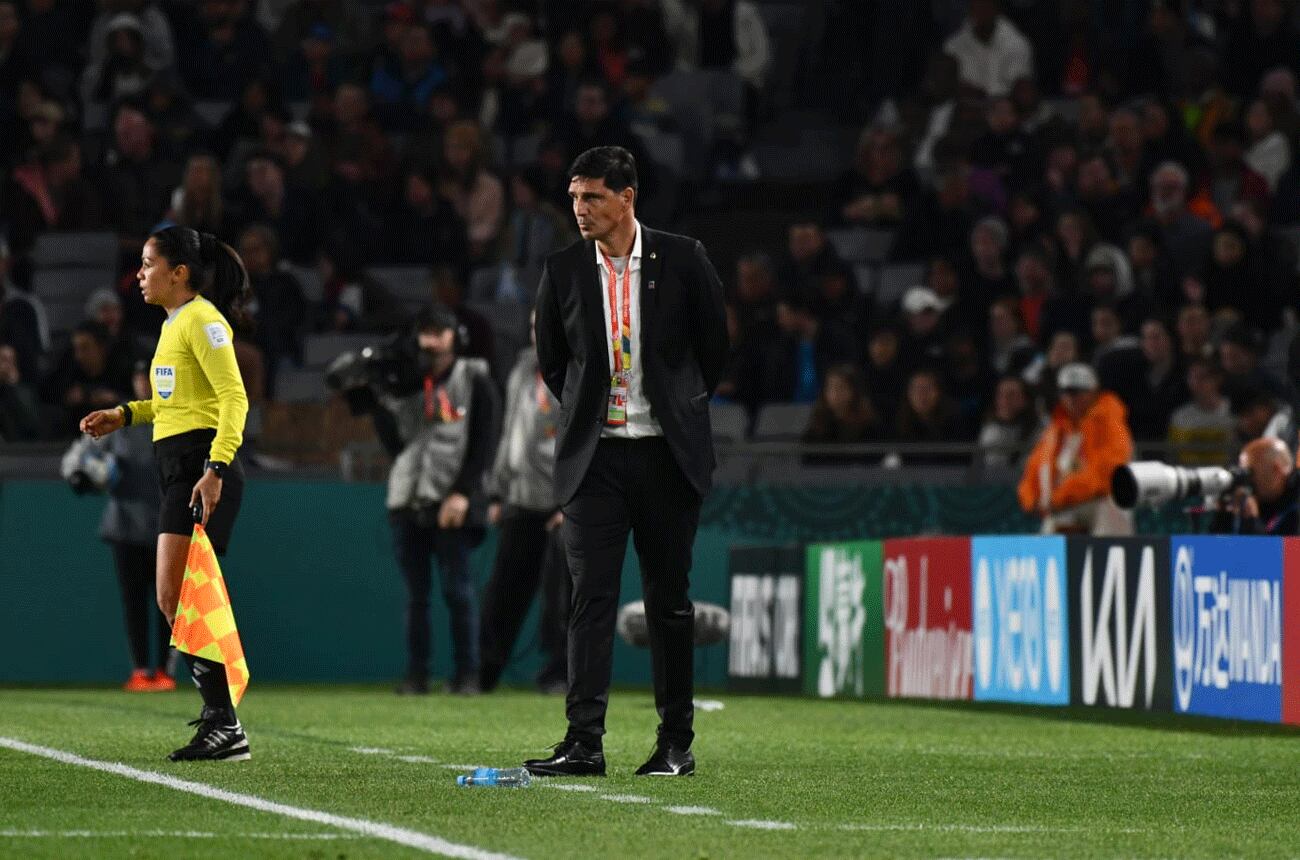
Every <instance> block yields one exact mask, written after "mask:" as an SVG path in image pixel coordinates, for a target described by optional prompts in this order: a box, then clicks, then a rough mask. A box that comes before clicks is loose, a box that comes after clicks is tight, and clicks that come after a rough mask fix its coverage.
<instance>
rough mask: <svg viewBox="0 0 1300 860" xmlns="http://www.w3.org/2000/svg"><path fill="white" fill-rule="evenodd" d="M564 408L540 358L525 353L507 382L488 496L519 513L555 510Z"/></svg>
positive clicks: (533, 353) (489, 479)
mask: <svg viewBox="0 0 1300 860" xmlns="http://www.w3.org/2000/svg"><path fill="white" fill-rule="evenodd" d="M559 410H560V404H559V401H557V400H556V399H555V396H554V395H553V394H551V391H550V389H549V388H547V387H546V383H545V382H544V381H543V380H542V377H541V374H540V372H539V371H538V366H537V352H536V351H535V350H534V349H533V348H532V347H531V346H530V347H527V348H526V349H523V350H520V352H519V358H518V359H516V361H515V366H514V369H513V370H511V371H510V379H509V380H508V381H507V382H506V417H505V422H504V426H503V429H502V432H501V442H500V444H499V445H498V446H497V456H496V462H495V463H493V465H492V473H491V475H490V476H489V478H488V495H489V496H490V497H492V498H493V499H495V500H500V501H503V502H505V503H506V504H508V505H512V506H514V507H517V508H525V509H527V510H530V511H550V510H552V509H553V508H554V507H555V489H554V483H553V482H552V480H551V474H552V472H553V471H554V469H555V436H556V420H557V418H558V416H559Z"/></svg>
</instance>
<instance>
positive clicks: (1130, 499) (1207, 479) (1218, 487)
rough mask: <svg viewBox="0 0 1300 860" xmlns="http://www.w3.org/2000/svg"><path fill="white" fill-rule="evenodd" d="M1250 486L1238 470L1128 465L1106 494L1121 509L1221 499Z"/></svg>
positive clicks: (1245, 473)
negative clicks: (1232, 491)
mask: <svg viewBox="0 0 1300 860" xmlns="http://www.w3.org/2000/svg"><path fill="white" fill-rule="evenodd" d="M1249 483H1250V473H1249V472H1248V471H1247V470H1245V469H1243V468H1241V467H1240V466H1201V467H1198V468H1189V467H1184V466H1170V465H1168V464H1167V463H1160V462H1157V461H1154V460H1147V461H1143V462H1137V463H1129V464H1127V465H1124V466H1120V467H1119V468H1117V469H1116V470H1115V471H1114V472H1113V473H1112V474H1111V476H1110V494H1111V497H1112V498H1113V499H1114V500H1115V504H1117V505H1119V506H1120V507H1121V508H1134V507H1136V506H1138V505H1139V504H1148V505H1160V504H1164V503H1165V502H1169V501H1174V500H1175V499H1187V498H1191V497H1193V496H1221V495H1223V494H1224V493H1227V492H1229V491H1231V490H1234V489H1236V488H1237V487H1243V486H1247V485H1248V484H1249Z"/></svg>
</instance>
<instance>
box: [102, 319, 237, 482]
mask: <svg viewBox="0 0 1300 860" xmlns="http://www.w3.org/2000/svg"><path fill="white" fill-rule="evenodd" d="M149 376H150V386H151V388H152V389H153V397H152V398H151V399H149V400H133V401H131V402H130V403H129V404H127V405H128V406H130V408H131V423H133V424H135V423H144V422H152V423H153V439H154V441H155V442H157V441H158V440H159V439H166V438H167V437H168V436H175V435H177V434H178V433H187V432H189V431H191V430H203V429H211V428H215V429H216V431H217V436H216V438H215V439H213V440H212V447H211V448H210V449H209V453H208V459H209V460H213V461H215V462H219V463H229V462H231V460H233V459H234V456H235V452H236V451H237V450H239V445H240V443H241V442H243V441H244V418H245V416H247V415H248V395H247V394H246V393H245V392H244V380H243V378H242V377H241V376H240V375H239V365H238V364H236V362H235V347H234V338H233V336H232V334H231V330H230V324H229V323H228V322H226V318H225V317H223V316H222V315H221V311H219V310H217V309H216V306H214V305H213V304H212V303H211V302H210V301H208V300H207V299H205V298H203V297H202V296H196V297H195V298H194V299H193V300H192V301H190V302H187V303H185V304H183V305H181V306H180V307H179V308H177V309H176V310H175V312H174V313H172V314H171V315H170V316H169V317H168V318H167V320H166V321H165V322H164V323H163V326H162V335H161V336H160V337H159V338H158V348H157V349H155V350H154V354H153V362H152V363H151V364H150V366H149Z"/></svg>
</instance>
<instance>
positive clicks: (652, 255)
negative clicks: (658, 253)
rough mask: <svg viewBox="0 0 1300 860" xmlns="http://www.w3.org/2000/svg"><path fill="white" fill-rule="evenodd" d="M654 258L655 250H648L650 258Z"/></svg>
mask: <svg viewBox="0 0 1300 860" xmlns="http://www.w3.org/2000/svg"><path fill="white" fill-rule="evenodd" d="M654 258H655V252H654V251H651V252H650V259H652V260H653V259H654Z"/></svg>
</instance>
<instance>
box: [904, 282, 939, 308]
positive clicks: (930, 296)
mask: <svg viewBox="0 0 1300 860" xmlns="http://www.w3.org/2000/svg"><path fill="white" fill-rule="evenodd" d="M902 307H903V311H904V313H909V314H919V313H921V312H922V311H935V312H938V311H941V310H943V301H942V300H941V299H940V298H939V294H938V293H936V292H935V291H934V290H932V289H930V288H929V287H923V286H916V287H912V288H910V289H909V290H908V291H907V292H905V293H903V304H902Z"/></svg>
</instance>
